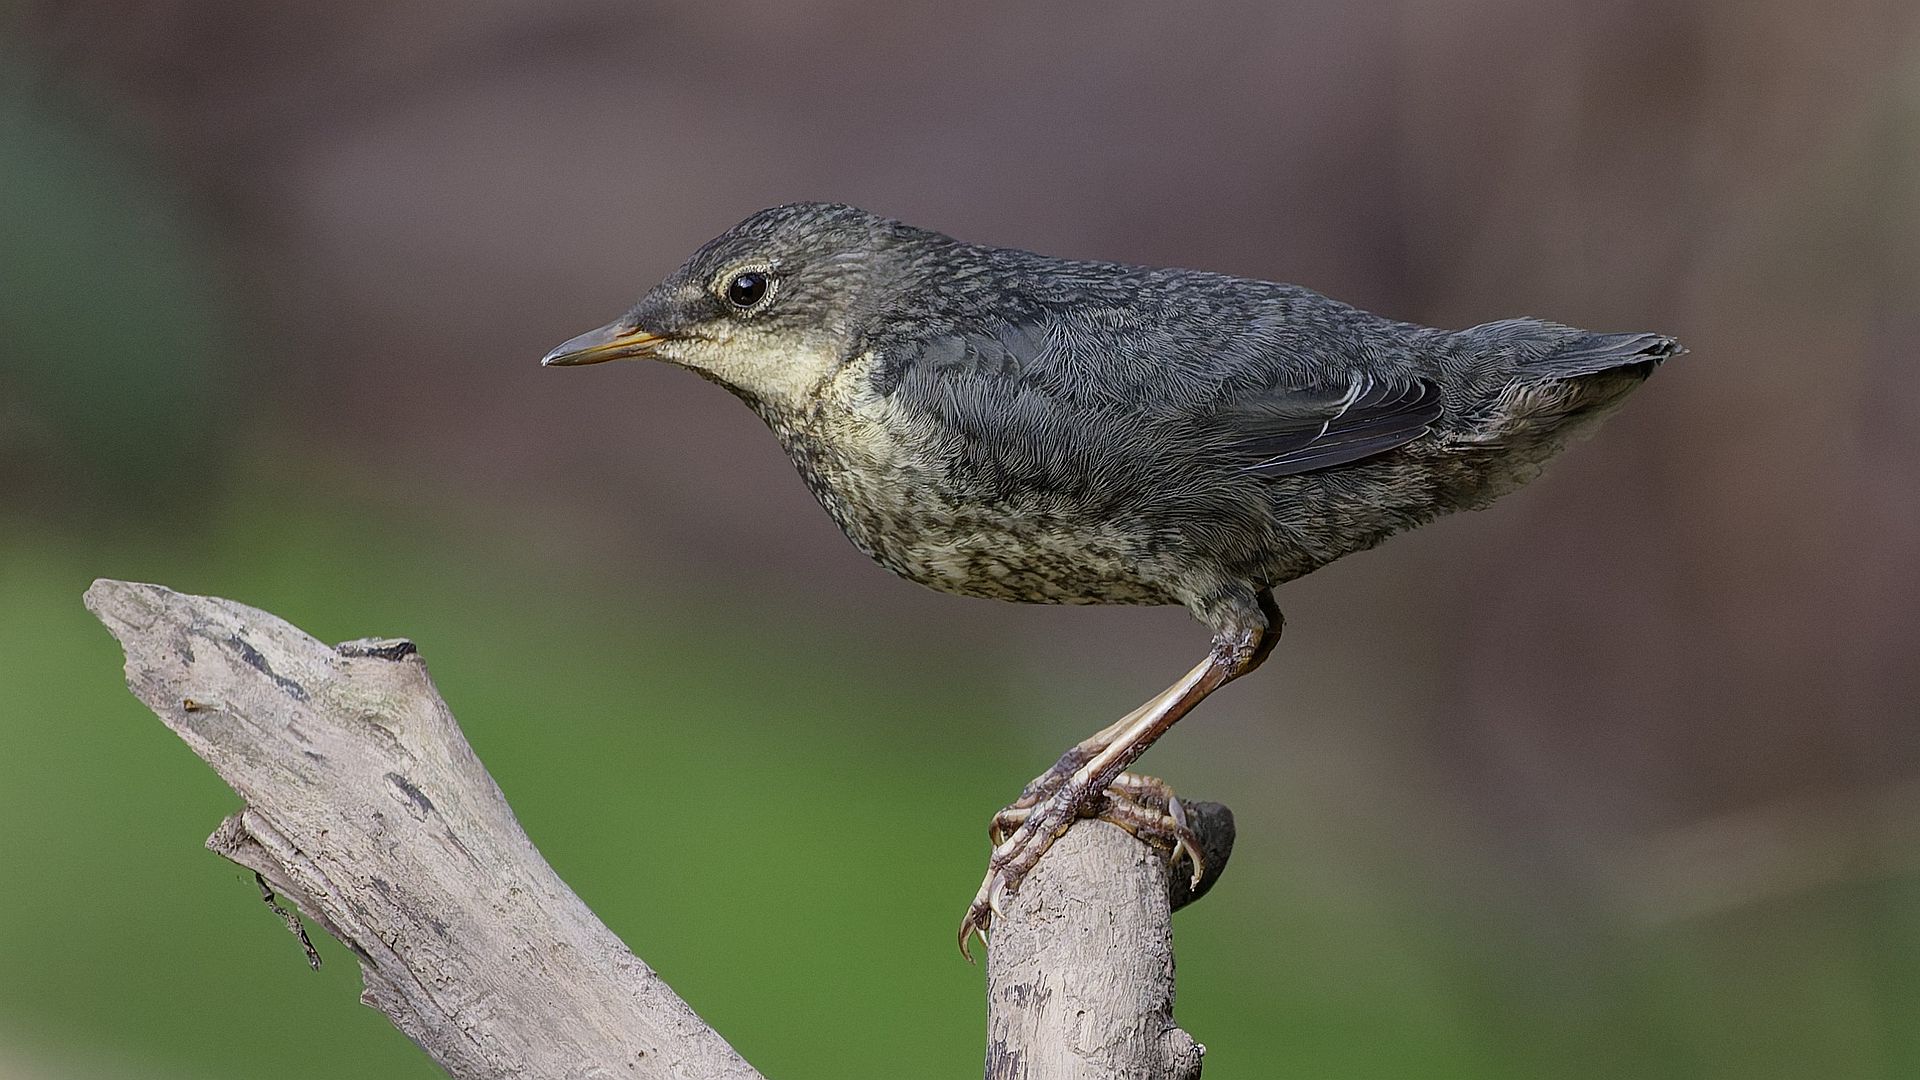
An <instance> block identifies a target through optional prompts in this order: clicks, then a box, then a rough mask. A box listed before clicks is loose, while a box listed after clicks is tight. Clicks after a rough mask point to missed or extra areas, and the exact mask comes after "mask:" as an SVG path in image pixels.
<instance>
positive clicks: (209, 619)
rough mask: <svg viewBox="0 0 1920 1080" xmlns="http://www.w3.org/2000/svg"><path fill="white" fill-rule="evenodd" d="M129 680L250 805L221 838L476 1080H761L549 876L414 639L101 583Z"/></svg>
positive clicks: (97, 593)
mask: <svg viewBox="0 0 1920 1080" xmlns="http://www.w3.org/2000/svg"><path fill="white" fill-rule="evenodd" d="M86 599H87V607H88V608H89V609H90V610H91V611H92V612H93V613H94V614H95V615H97V616H99V618H100V619H101V621H102V622H104V623H106V624H107V628H108V629H109V630H111V631H112V632H113V635H114V636H115V637H117V638H119V639H120V643H121V644H122V645H123V646H124V647H125V649H126V652H127V683H128V685H129V686H130V687H132V689H133V692H134V694H135V695H136V696H138V697H139V698H140V700H141V701H143V702H145V703H146V704H147V706H148V707H149V708H151V709H153V711H154V712H155V713H156V714H158V715H159V717H160V719H161V720H163V721H165V723H166V724H167V726H168V727H170V728H172V729H173V730H174V732H175V733H176V734H178V735H179V736H180V737H181V738H182V739H184V740H186V743H187V745H188V746H190V747H192V748H193V751H194V753H196V754H198V755H200V756H201V757H202V758H204V759H206V761H207V763H208V764H209V765H212V766H213V768H214V771H216V772H218V773H219V774H220V777H221V779H223V780H225V781H226V782H227V783H228V784H229V785H231V786H232V788H233V789H234V790H235V791H236V792H238V793H239V794H240V796H241V798H242V799H244V800H245V802H246V809H244V810H242V811H240V812H239V813H238V814H235V815H234V816H233V817H231V818H228V819H227V821H226V822H225V823H224V824H222V825H221V826H220V829H219V831H217V832H216V833H214V835H213V837H212V839H211V840H209V841H208V844H209V846H210V847H212V848H213V849H214V850H215V851H218V852H220V853H221V854H223V855H226V856H227V857H229V858H231V859H233V860H234V861H236V862H238V863H240V864H241V865H243V866H246V867H249V868H251V869H253V870H255V871H257V872H259V873H260V874H261V875H262V876H264V877H265V878H266V879H267V881H268V883H269V884H271V885H272V886H273V888H274V889H275V891H277V892H279V893H281V894H283V895H284V896H285V897H286V898H287V899H289V900H291V901H292V902H293V903H295V904H297V905H298V906H299V908H300V909H301V910H302V911H304V912H306V913H307V914H308V915H309V916H311V917H313V918H315V919H317V920H319V922H320V923H321V924H322V925H324V926H325V927H326V928H327V929H328V930H329V931H330V932H331V933H332V934H333V935H334V936H335V937H336V938H339V939H340V941H341V942H342V943H343V944H345V945H346V946H347V947H348V948H350V949H352V950H353V952H354V954H355V955H356V956H358V957H359V959H360V970H361V973H362V975H363V977H364V979H365V982H366V990H365V993H364V994H362V1000H364V1001H365V1002H366V1003H367V1004H369V1005H372V1006H373V1007H374V1008H377V1009H379V1010H380V1011H381V1012H383V1013H386V1014H387V1015H388V1016H389V1017H391V1018H392V1020H393V1022H394V1024H395V1025H396V1026H398V1027H399V1028H400V1030H401V1031H404V1032H406V1034H407V1035H408V1036H409V1037H411V1038H412V1039H413V1041H414V1042H416V1043H419V1044H420V1047H421V1048H422V1049H424V1050H425V1051H426V1052H427V1053H428V1054H431V1055H432V1056H433V1058H434V1060H435V1061H438V1062H439V1063H440V1064H441V1065H442V1066H443V1067H444V1068H445V1069H446V1070H447V1072H449V1073H450V1074H452V1075H453V1076H456V1077H461V1078H468V1077H471V1078H476V1080H481V1078H484V1080H498V1078H505V1077H517V1078H535V1080H546V1078H553V1080H562V1078H569V1080H571V1078H581V1077H608V1078H611V1077H621V1078H629V1077H637V1078H659V1080H668V1078H675V1080H750V1078H752V1080H757V1078H758V1077H759V1075H760V1074H759V1073H757V1072H755V1071H754V1070H753V1068H752V1067H751V1066H749V1065H748V1064H747V1063H746V1062H745V1061H743V1060H742V1059H741V1058H740V1056H739V1055H738V1054H736V1053H734V1051H733V1048H732V1047H730V1046H728V1045H727V1043H726V1041H725V1040H724V1039H722V1038H721V1037H720V1036H719V1035H718V1034H716V1033H715V1032H714V1031H713V1029H712V1028H709V1027H708V1026H707V1025H706V1024H705V1023H703V1022H702V1021H701V1020H700V1018H699V1017H698V1016H696V1015H694V1012H693V1010H692V1009H691V1008H689V1007H688V1006H687V1004H686V1002H684V1001H682V1000H680V998H679V997H678V996H677V995H675V994H674V993H673V991H672V990H671V989H669V988H668V986H667V984H666V983H665V982H663V981H661V979H660V977H659V976H657V975H655V974H654V973H653V971H652V969H650V968H648V967H647V965H646V964H644V963H642V962H641V961H640V960H639V959H638V958H637V957H635V956H634V955H633V954H632V953H630V952H628V951H627V948H626V946H624V945H623V944H621V942H620V939H619V938H617V937H615V936H614V934H613V933H612V931H610V930H608V929H607V928H606V927H605V926H603V925H601V923H600V920H599V919H598V918H596V917H595V916H594V914H593V912H592V911H590V910H588V908H587V906H586V905H585V904H583V903H581V902H580V898H579V897H577V896H575V895H574V894H573V891H572V890H571V889H569V888H567V886H566V883H565V882H562V881H561V880H560V878H559V876H558V875H557V874H555V873H554V872H553V870H552V868H551V867H549V866H548V865H547V863H546V860H545V859H543V858H541V856H540V853H539V851H537V850H536V849H535V848H534V846H533V844H532V842H531V841H529V840H528V839H527V836H526V834H525V833H524V832H522V831H521V829H520V824H519V822H517V821H516V820H514V816H513V811H512V810H511V809H509V808H508V806H507V801H506V799H505V797H504V796H502V795H501V794H500V789H499V788H498V787H497V786H496V785H495V784H494V782H493V778H492V777H491V776H489V775H487V771H486V769H485V768H484V767H483V766H482V765H481V764H480V760H479V758H477V757H475V756H474V753H473V750H472V748H470V747H469V746H468V745H467V741H466V738H465V737H464V736H463V735H462V734H461V732H460V728H459V725H458V724H456V723H455V722H454V718H453V715H452V714H451V713H450V712H449V711H448V709H447V706H446V703H445V702H444V701H442V700H441V698H440V693H439V691H438V690H436V689H435V688H434V685H433V681H432V680H431V679H429V678H428V677H427V669H426V665H425V664H424V663H423V662H422V661H421V659H420V656H419V654H418V653H417V652H415V651H414V649H413V646H412V645H411V644H409V643H407V642H403V641H367V642H350V643H348V644H347V645H344V646H342V647H340V648H339V649H334V648H329V647H328V646H326V645H324V644H322V643H321V642H319V641H316V640H314V639H313V638H311V637H308V636H307V635H306V634H304V633H302V632H301V631H299V630H298V629H296V628H294V627H293V626H290V625H288V624H287V623H285V622H283V621H281V620H280V619H277V618H275V617H274V616H272V615H269V614H267V613H266V612H263V611H256V610H255V609H253V608H249V607H245V606H243V605H240V604H236V603H233V602H232V601H229V600H220V599H214V598H209V597H194V596H185V595H182V594H180V593H176V592H173V591H171V590H169V589H164V588H161V587H159V586H155V585H137V584H130V583H127V582H118V581H98V582H95V583H94V585H93V587H92V588H91V589H89V590H87V598H86Z"/></svg>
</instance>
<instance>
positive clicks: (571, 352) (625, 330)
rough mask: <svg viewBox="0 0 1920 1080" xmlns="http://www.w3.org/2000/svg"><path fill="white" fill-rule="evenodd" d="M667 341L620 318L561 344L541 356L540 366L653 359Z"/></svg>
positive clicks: (565, 365) (660, 335)
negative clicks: (654, 353)
mask: <svg viewBox="0 0 1920 1080" xmlns="http://www.w3.org/2000/svg"><path fill="white" fill-rule="evenodd" d="M666 340H667V338H666V336H665V335H662V334H655V333H652V332H651V331H647V330H639V329H636V328H634V327H633V326H632V325H631V324H630V323H628V322H627V321H626V320H624V319H622V320H620V321H618V322H611V323H608V324H607V325H605V326H603V327H601V328H600V329H598V330H589V331H587V332H586V333H584V334H581V335H580V336H579V337H577V338H573V339H572V340H569V341H565V342H562V343H561V344H560V345H559V346H557V347H556V348H555V349H554V350H553V351H552V352H550V353H548V354H547V355H546V356H544V357H541V359H540V364H541V366H542V367H573V366H575V365H578V364H599V363H603V362H605V361H608V360H642V359H645V358H647V357H649V356H652V355H653V351H654V350H655V349H656V348H658V347H659V345H660V343H661V342H663V341H666Z"/></svg>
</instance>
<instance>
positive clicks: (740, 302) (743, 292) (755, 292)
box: [727, 270, 767, 308]
mask: <svg viewBox="0 0 1920 1080" xmlns="http://www.w3.org/2000/svg"><path fill="white" fill-rule="evenodd" d="M766 295H767V275H765V274H763V273H761V272H760V271H758V270H746V271H743V272H741V273H738V274H735V275H733V280H732V281H729V282H727V301H728V302H729V303H731V304H732V305H733V306H734V307H737V308H750V307H752V306H753V305H755V304H757V303H759V302H760V299H761V298H762V297H764V296H766Z"/></svg>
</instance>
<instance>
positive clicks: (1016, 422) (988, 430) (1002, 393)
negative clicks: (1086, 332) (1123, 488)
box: [878, 323, 1441, 478]
mask: <svg viewBox="0 0 1920 1080" xmlns="http://www.w3.org/2000/svg"><path fill="white" fill-rule="evenodd" d="M1144 344H1145V343H1137V345H1141V346H1144ZM916 345H917V348H916V349H914V350H912V351H911V353H910V354H908V355H907V356H903V357H901V358H900V359H902V360H906V361H907V362H906V363H899V364H896V365H892V366H891V367H890V370H889V371H886V372H883V373H881V374H879V376H878V381H879V382H880V384H881V388H882V390H883V392H890V391H892V390H894V389H896V388H897V389H903V390H905V391H906V392H907V394H908V395H909V396H911V397H913V398H915V399H918V400H920V401H921V402H923V403H924V404H926V405H929V406H932V407H933V409H934V411H936V412H937V413H939V414H941V415H942V416H943V418H944V419H945V421H946V422H947V423H948V424H949V425H950V429H951V430H953V432H954V433H955V434H958V435H960V436H962V438H963V439H966V440H967V441H968V442H970V443H975V445H978V443H977V442H976V440H985V441H990V442H992V443H994V444H996V450H997V452H998V454H1000V455H1005V456H1009V457H1012V458H1014V459H1025V458H1027V457H1028V455H1029V454H1032V453H1035V452H1040V453H1041V454H1042V455H1043V456H1044V454H1045V453H1046V451H1047V450H1049V449H1050V450H1051V451H1052V452H1054V453H1060V452H1063V451H1064V452H1067V453H1069V454H1072V455H1073V456H1079V454H1077V453H1074V452H1075V451H1078V452H1080V453H1085V452H1088V451H1092V452H1093V453H1095V454H1097V453H1098V447H1090V446H1071V445H1070V444H1072V443H1073V442H1075V441H1077V440H1074V439H1073V438H1072V437H1071V436H1070V435H1068V433H1069V432H1072V431H1078V432H1080V433H1081V434H1082V435H1084V436H1091V437H1094V438H1097V439H1108V440H1129V439H1137V438H1139V437H1140V436H1141V433H1140V431H1139V429H1138V428H1137V427H1129V426H1127V421H1128V420H1129V419H1131V420H1133V421H1136V422H1137V421H1145V422H1148V423H1150V424H1151V426H1152V427H1153V428H1154V429H1155V434H1154V436H1153V437H1155V438H1165V439H1171V440H1172V441H1173V442H1175V443H1177V444H1180V445H1182V446H1183V447H1184V449H1185V450H1186V453H1185V454H1183V455H1182V456H1185V457H1188V458H1189V459H1190V460H1194V462H1195V463H1196V464H1201V465H1202V466H1203V467H1204V465H1205V464H1209V463H1215V462H1217V463H1218V465H1219V467H1221V468H1223V469H1233V470H1237V471H1239V472H1243V473H1249V474H1251V475H1254V476H1259V477H1263V478H1275V477H1282V476H1292V475H1295V474H1298V473H1304V472H1312V471H1314V470H1318V469H1328V468H1333V467H1334V466H1337V465H1345V464H1349V463H1351V462H1356V461H1360V460H1363V459H1365V458H1369V457H1373V456H1375V455H1377V454H1382V453H1385V452H1387V451H1389V450H1392V449H1394V448H1395V447H1398V446H1402V445H1404V444H1406V443H1408V442H1411V441H1413V440H1414V439H1417V438H1419V437H1421V436H1422V435H1424V434H1426V433H1427V431H1428V429H1429V427H1430V426H1431V425H1432V424H1433V423H1434V421H1436V420H1438V419H1439V417H1440V415H1441V401H1440V388H1439V386H1438V385H1436V384H1435V383H1434V382H1432V381H1431V380H1428V379H1422V378H1398V379H1395V378H1386V377H1380V376H1371V375H1367V374H1365V373H1363V372H1359V371H1354V372H1352V373H1351V374H1349V375H1348V376H1347V377H1346V379H1345V380H1344V381H1341V382H1338V383H1326V384H1317V385H1306V386H1299V387H1280V388H1271V389H1264V390H1255V391H1237V392H1232V393H1229V394H1228V395H1227V396H1226V397H1225V398H1224V400H1223V399H1222V398H1220V397H1219V396H1218V395H1219V393H1220V392H1221V391H1222V390H1224V388H1225V386H1226V385H1227V384H1229V383H1238V384H1241V385H1245V383H1246V382H1247V375H1248V374H1249V368H1253V367H1261V368H1264V367H1267V366H1268V364H1270V363H1271V362H1272V361H1271V358H1254V357H1248V356H1246V355H1244V354H1243V355H1241V356H1237V357H1231V356H1223V355H1221V354H1220V353H1219V352H1218V351H1215V350H1214V349H1210V348H1209V347H1208V346H1207V345H1206V344H1203V343H1202V342H1201V341H1197V340H1196V341H1173V340H1167V341H1157V342H1154V343H1153V346H1157V348H1156V347H1136V348H1133V349H1128V350H1125V351H1124V354H1122V355H1113V354H1107V355H1094V354H1095V353H1098V352H1099V351H1100V350H1098V349H1089V348H1086V347H1084V346H1083V347H1081V348H1077V349H1062V348H1058V347H1052V345H1051V344H1050V335H1049V333H1048V328H1047V327H1046V326H1044V325H1036V324H1032V323H1023V324H1010V323H1002V324H999V325H996V326H994V327H993V328H992V329H991V330H990V331H986V332H981V331H978V330H976V331H973V332H960V333H950V334H943V335H930V336H928V337H926V338H923V339H922V340H920V341H919V342H917V343H916ZM1162 350H1164V351H1162ZM1250 360H1251V361H1253V362H1252V363H1249V361H1250ZM1276 366H1277V365H1276ZM1095 385H1097V386H1098V387H1099V392H1091V388H1092V387H1093V386H1095ZM1129 400H1130V401H1131V402H1132V404H1133V406H1134V407H1135V408H1138V409H1139V410H1140V413H1139V414H1138V415H1136V416H1134V417H1131V418H1129V417H1127V416H1125V415H1124V413H1125V411H1126V410H1124V409H1122V408H1120V406H1121V405H1122V403H1123V402H1127V401H1129ZM1096 414H1097V415H1096ZM1183 429H1184V430H1183ZM1035 440H1039V441H1042V442H1045V443H1049V444H1051V446H1050V447H1041V446H1023V445H1016V444H1020V443H1026V442H1029V441H1035Z"/></svg>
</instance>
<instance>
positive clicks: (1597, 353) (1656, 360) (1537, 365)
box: [1525, 334, 1687, 379]
mask: <svg viewBox="0 0 1920 1080" xmlns="http://www.w3.org/2000/svg"><path fill="white" fill-rule="evenodd" d="M1686 351H1687V350H1686V349H1684V348H1682V347H1681V345H1680V343H1679V342H1678V341H1676V340H1674V339H1673V338H1670V337H1667V336H1665V335H1663V334H1587V335H1585V336H1583V337H1578V338H1575V339H1574V340H1572V341H1570V342H1568V343H1567V344H1565V345H1562V346H1561V347H1559V348H1558V349H1555V350H1554V351H1553V352H1551V353H1548V354H1547V355H1546V356H1543V357H1541V358H1539V359H1538V360H1535V361H1533V362H1532V363H1530V364H1528V365H1527V366H1526V368H1525V371H1526V373H1527V374H1528V375H1538V376H1541V377H1544V378H1549V379H1571V378H1574V377H1576V376H1580V375H1595V374H1598V373H1600V372H1602V371H1611V370H1613V369H1615V368H1621V367H1627V366H1630V365H1634V364H1645V365H1647V368H1648V370H1649V371H1650V370H1652V368H1654V367H1655V366H1657V365H1659V364H1660V363H1661V362H1662V361H1665V360H1667V359H1668V358H1670V357H1675V356H1679V355H1680V354H1681V353H1684V352H1686Z"/></svg>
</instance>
